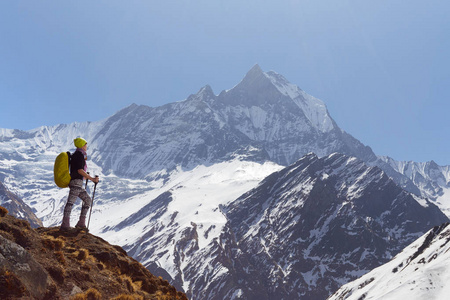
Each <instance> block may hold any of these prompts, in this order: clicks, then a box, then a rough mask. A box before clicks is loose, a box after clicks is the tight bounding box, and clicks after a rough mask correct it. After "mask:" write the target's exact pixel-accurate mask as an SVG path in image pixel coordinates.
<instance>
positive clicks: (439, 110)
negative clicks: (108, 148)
mask: <svg viewBox="0 0 450 300" xmlns="http://www.w3.org/2000/svg"><path fill="white" fill-rule="evenodd" d="M449 14H450V3H449V2H448V1H428V2H423V1H408V2H405V1H372V2H371V3H366V2H364V3H361V2H360V1H328V0H327V1H320V2H315V1H283V0H282V1H253V0H251V1H234V0H232V1H126V2H124V1H95V2H92V1H71V2H68V1H2V2H1V3H0V23H1V26H0V40H1V43H0V128H11V129H22V130H29V129H33V128H36V127H39V126H43V125H56V124H59V123H71V122H84V121H97V120H101V119H104V118H106V117H109V116H111V115H112V114H114V113H115V112H117V111H118V110H120V109H122V108H124V107H126V106H128V105H130V104H131V103H136V104H144V105H149V106H153V107H156V106H160V105H163V104H165V103H170V102H175V101H180V100H183V99H185V98H187V97H188V96H189V95H190V94H193V93H196V92H197V91H198V90H199V89H200V88H201V87H203V86H204V85H206V84H209V85H210V86H211V87H212V89H213V90H214V92H215V93H216V94H219V93H220V91H221V90H224V89H230V88H232V87H233V86H234V85H236V84H237V83H238V82H239V81H240V80H241V79H242V78H243V77H244V75H245V73H246V72H247V71H248V70H249V69H250V68H251V67H252V66H253V65H254V64H256V63H258V64H259V65H260V66H261V68H262V69H263V70H264V71H269V70H273V71H276V72H278V73H280V74H282V75H283V76H285V77H286V78H287V79H288V80H289V81H290V82H292V83H294V84H296V85H298V86H299V87H300V88H302V89H303V90H304V91H306V92H307V93H309V94H311V95H313V96H315V97H317V98H319V99H321V100H323V101H324V102H325V103H326V105H327V106H328V110H329V112H330V114H331V116H332V117H333V118H334V119H335V121H336V122H337V123H338V125H339V126H340V127H341V128H342V129H344V130H345V131H347V132H349V133H350V134H352V135H353V136H354V137H356V138H357V139H359V140H360V141H362V142H363V143H365V144H366V145H369V146H370V147H372V149H373V150H374V152H375V153H376V154H378V155H389V156H392V157H393V158H395V159H397V160H414V161H428V160H435V161H436V162H437V163H438V164H441V165H448V164H450V157H449V155H448V149H449V147H450V141H449V138H448V137H449V128H450V126H449V111H450V104H449V100H450V99H449V95H450V85H449V84H448V83H449V82H450V62H449V59H448V49H449V47H450V42H449V38H448V37H449V36H450V35H449V33H450V23H449V22H448V16H449Z"/></svg>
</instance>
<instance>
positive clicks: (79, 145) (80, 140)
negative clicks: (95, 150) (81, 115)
mask: <svg viewBox="0 0 450 300" xmlns="http://www.w3.org/2000/svg"><path fill="white" fill-rule="evenodd" d="M73 143H74V145H75V147H77V148H83V146H84V145H86V144H87V142H86V140H85V139H83V138H80V137H77V138H76V139H74V140H73Z"/></svg>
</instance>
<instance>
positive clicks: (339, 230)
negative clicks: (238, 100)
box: [225, 154, 448, 299]
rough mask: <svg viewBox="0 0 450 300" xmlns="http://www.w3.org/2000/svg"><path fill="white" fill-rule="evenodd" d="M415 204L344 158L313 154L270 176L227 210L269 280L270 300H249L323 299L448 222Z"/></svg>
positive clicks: (243, 247) (426, 205) (375, 172)
mask: <svg viewBox="0 0 450 300" xmlns="http://www.w3.org/2000/svg"><path fill="white" fill-rule="evenodd" d="M416 199H418V198H417V197H416V196H414V195H412V194H410V193H408V192H406V191H404V190H403V189H401V188H400V187H399V186H397V185H396V184H395V183H394V182H393V181H392V179H390V178H389V177H388V176H387V175H386V174H385V173H384V172H383V171H382V170H381V169H379V168H378V167H369V166H367V165H366V164H364V162H362V161H360V160H358V159H356V158H354V157H348V156H345V155H341V154H332V155H330V156H327V157H324V158H318V157H317V156H316V155H314V154H309V155H307V156H305V157H304V158H302V159H301V160H299V161H298V162H296V163H295V164H293V165H291V166H289V167H287V168H285V169H283V170H282V171H280V172H277V173H274V174H272V175H271V176H269V177H267V178H266V179H265V180H264V181H263V182H262V183H261V184H260V185H259V186H258V187H257V188H255V189H253V190H251V191H249V192H248V193H246V194H244V195H243V196H242V197H240V198H239V199H237V200H236V201H234V202H232V203H231V204H230V205H229V206H228V207H227V208H226V209H225V212H226V215H227V217H228V219H229V224H228V227H229V228H230V230H231V231H232V232H233V233H234V234H235V239H236V244H237V245H238V248H239V249H240V251H241V252H242V253H245V254H246V257H247V258H248V259H249V263H250V265H251V266H252V268H255V269H259V272H260V274H261V275H262V278H266V279H265V282H264V283H263V286H264V287H265V291H266V293H267V295H268V296H267V297H266V298H260V296H258V297H256V296H255V295H253V294H252V293H251V291H250V293H249V294H247V295H246V296H247V299H275V298H276V299H325V298H326V297H327V296H328V295H329V294H330V293H331V292H334V291H335V290H336V289H337V288H339V287H340V286H341V285H342V284H343V283H345V282H348V281H349V280H352V279H355V278H357V277H359V276H360V275H362V274H364V273H366V272H368V271H370V270H372V269H373V268H375V267H377V266H379V265H380V264H382V263H384V262H386V261H388V260H389V259H391V258H392V257H393V256H394V255H395V254H397V253H398V252H400V251H401V250H402V249H403V248H404V247H406V246H407V245H408V244H409V243H411V242H412V241H414V240H415V239H416V238H417V237H418V236H420V235H422V234H423V233H424V232H426V231H427V230H429V229H430V228H431V227H433V226H435V225H437V224H441V223H443V222H447V221H448V218H447V217H446V216H445V215H444V214H443V213H442V212H441V211H440V210H439V209H438V208H437V207H436V206H435V205H433V204H432V203H431V202H429V201H428V200H425V199H420V201H423V204H419V202H418V201H417V200H416ZM249 269H251V268H249ZM244 285H245V284H244ZM259 292H261V291H259Z"/></svg>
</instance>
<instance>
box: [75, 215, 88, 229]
mask: <svg viewBox="0 0 450 300" xmlns="http://www.w3.org/2000/svg"><path fill="white" fill-rule="evenodd" d="M75 228H78V229H82V230H87V227H86V217H80V219H79V220H78V223H77V225H75Z"/></svg>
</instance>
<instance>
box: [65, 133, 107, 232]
mask: <svg viewBox="0 0 450 300" xmlns="http://www.w3.org/2000/svg"><path fill="white" fill-rule="evenodd" d="M74 144H75V147H77V150H76V151H75V152H74V153H73V154H72V157H71V163H70V177H71V180H70V183H69V188H70V191H69V198H68V199H67V203H66V206H65V207H64V217H63V221H62V224H61V228H60V230H62V231H67V230H69V229H70V213H71V211H72V207H73V205H74V204H75V201H76V200H77V197H79V198H80V199H81V200H83V205H82V207H81V214H80V219H79V220H78V223H77V225H75V227H76V228H80V229H87V228H86V215H87V212H88V210H89V207H90V206H91V203H92V200H91V197H90V196H89V195H88V193H87V192H86V190H85V189H84V188H83V180H86V182H87V180H88V179H89V180H90V181H92V182H94V183H98V181H99V178H98V177H95V178H93V177H91V176H89V174H88V173H86V170H87V165H86V159H87V154H86V151H87V142H86V140H85V139H83V138H81V137H77V138H76V139H75V140H74Z"/></svg>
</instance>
